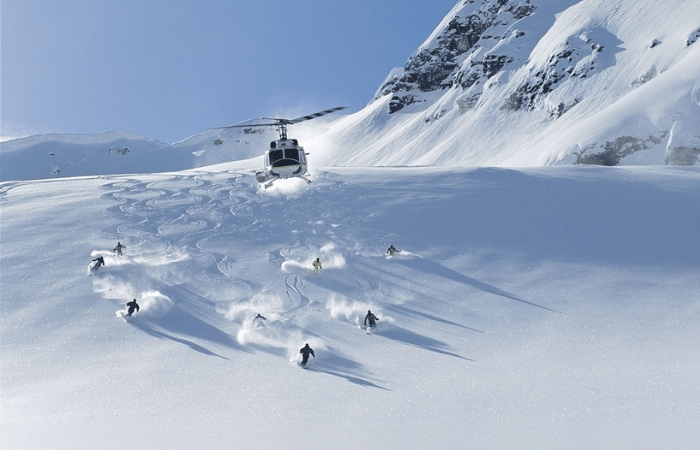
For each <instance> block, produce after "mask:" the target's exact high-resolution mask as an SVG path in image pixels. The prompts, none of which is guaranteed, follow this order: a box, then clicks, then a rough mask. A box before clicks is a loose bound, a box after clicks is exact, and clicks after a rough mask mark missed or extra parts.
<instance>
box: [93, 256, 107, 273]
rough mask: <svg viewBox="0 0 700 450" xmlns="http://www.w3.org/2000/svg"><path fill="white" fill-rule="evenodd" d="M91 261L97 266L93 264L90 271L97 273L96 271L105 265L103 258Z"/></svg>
mask: <svg viewBox="0 0 700 450" xmlns="http://www.w3.org/2000/svg"><path fill="white" fill-rule="evenodd" d="M92 261H93V262H97V264H95V265H94V267H93V268H92V270H94V271H95V272H97V269H99V268H100V267H102V266H104V265H105V259H104V257H103V256H100V257H98V258H96V259H93V260H92Z"/></svg>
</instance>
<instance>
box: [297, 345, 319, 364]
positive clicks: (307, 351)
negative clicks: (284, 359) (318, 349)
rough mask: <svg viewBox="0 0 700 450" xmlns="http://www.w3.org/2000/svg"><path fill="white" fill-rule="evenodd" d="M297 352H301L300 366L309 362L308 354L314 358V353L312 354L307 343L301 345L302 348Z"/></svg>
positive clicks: (312, 351)
mask: <svg viewBox="0 0 700 450" xmlns="http://www.w3.org/2000/svg"><path fill="white" fill-rule="evenodd" d="M299 353H301V366H302V367H304V366H306V363H307V362H309V355H311V356H313V357H314V358H316V355H315V354H314V350H313V349H312V348H311V347H309V344H306V345H305V346H304V347H302V349H301V350H299Z"/></svg>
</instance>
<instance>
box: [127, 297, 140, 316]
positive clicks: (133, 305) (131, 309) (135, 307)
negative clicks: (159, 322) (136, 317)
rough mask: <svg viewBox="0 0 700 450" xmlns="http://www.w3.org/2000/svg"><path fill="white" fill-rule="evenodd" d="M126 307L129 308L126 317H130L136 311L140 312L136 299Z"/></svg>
mask: <svg viewBox="0 0 700 450" xmlns="http://www.w3.org/2000/svg"><path fill="white" fill-rule="evenodd" d="M126 306H128V307H129V311H127V313H126V315H127V316H130V315H132V314H133V313H134V310H136V311H138V310H139V305H138V303H136V299H133V300H132V301H130V302H129V303H127V304H126Z"/></svg>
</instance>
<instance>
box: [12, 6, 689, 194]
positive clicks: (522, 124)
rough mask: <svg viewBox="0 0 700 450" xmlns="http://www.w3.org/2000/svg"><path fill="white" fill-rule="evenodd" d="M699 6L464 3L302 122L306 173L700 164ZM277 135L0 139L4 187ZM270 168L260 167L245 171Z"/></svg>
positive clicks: (211, 157) (244, 154)
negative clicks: (381, 73)
mask: <svg viewBox="0 0 700 450" xmlns="http://www.w3.org/2000/svg"><path fill="white" fill-rule="evenodd" d="M699 40H700V2H698V1H697V0H668V1H666V2H663V3H659V2H656V1H654V0H580V1H577V0H561V1H557V2H552V1H550V0H460V1H459V2H458V3H457V4H456V5H455V6H454V7H453V9H452V10H451V11H450V12H449V13H448V14H447V15H446V16H445V18H444V19H443V20H442V22H441V23H440V24H438V26H437V27H436V28H435V30H434V31H433V33H432V34H431V35H430V36H429V37H428V38H427V39H426V41H425V42H424V43H423V44H422V45H421V46H419V48H418V49H417V50H416V51H415V52H414V54H413V55H411V56H410V57H409V58H408V61H407V62H406V64H405V66H403V67H399V68H395V69H393V70H391V71H390V73H389V75H388V76H387V78H386V80H385V81H384V82H383V83H382V84H381V85H380V87H379V89H378V90H377V92H376V94H375V96H374V97H373V98H372V99H370V100H369V103H368V104H367V105H366V107H365V108H363V109H361V110H360V111H357V112H355V113H353V114H349V115H345V116H342V115H335V116H333V117H330V118H329V119H319V120H315V121H311V122H308V123H302V124H299V125H296V126H295V128H294V130H292V131H293V132H294V135H295V137H297V138H299V139H300V141H302V142H303V143H304V145H305V148H306V150H307V151H308V152H310V154H311V156H310V158H309V168H310V170H311V172H312V174H313V171H314V169H315V168H316V167H324V166H326V167H332V166H419V165H430V166H448V167H473V166H492V167H537V166H548V165H560V164H565V165H570V164H574V165H576V164H588V165H605V166H616V165H678V166H693V165H696V164H698V161H700V133H699V132H698V131H697V124H698V123H700V43H698V41H699ZM275 138H276V137H275V132H274V130H264V129H246V128H229V129H218V130H209V131H206V132H203V133H202V134H199V135H197V136H193V137H191V138H188V139H185V140H184V141H182V142H178V143H175V144H165V143H161V142H156V141H153V140H151V139H148V138H145V137H142V136H137V135H134V134H133V133H129V132H122V131H117V132H108V133H103V134H100V135H95V136H86V135H49V136H32V137H29V138H24V139H18V140H14V141H7V142H3V143H2V152H1V153H0V157H1V158H2V170H1V171H0V180H3V181H4V180H25V179H37V178H56V177H70V176H81V175H100V174H109V173H133V172H164V171H176V170H184V169H189V168H195V167H202V166H206V165H211V164H217V163H222V162H227V161H237V160H247V159H251V158H256V157H259V156H260V155H262V154H263V152H264V151H265V149H266V148H267V146H268V144H269V142H270V141H271V140H273V139H275ZM249 165H250V168H251V169H253V168H257V166H259V165H260V161H259V158H256V159H255V160H254V161H251V162H250V163H249Z"/></svg>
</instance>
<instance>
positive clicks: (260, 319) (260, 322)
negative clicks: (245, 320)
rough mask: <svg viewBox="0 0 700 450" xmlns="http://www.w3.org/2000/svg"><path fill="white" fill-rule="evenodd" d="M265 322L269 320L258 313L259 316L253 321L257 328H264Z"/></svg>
mask: <svg viewBox="0 0 700 450" xmlns="http://www.w3.org/2000/svg"><path fill="white" fill-rule="evenodd" d="M263 320H267V319H266V318H265V317H264V316H262V315H260V313H258V315H257V316H255V318H254V319H253V323H254V324H255V326H256V327H262V326H263Z"/></svg>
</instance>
